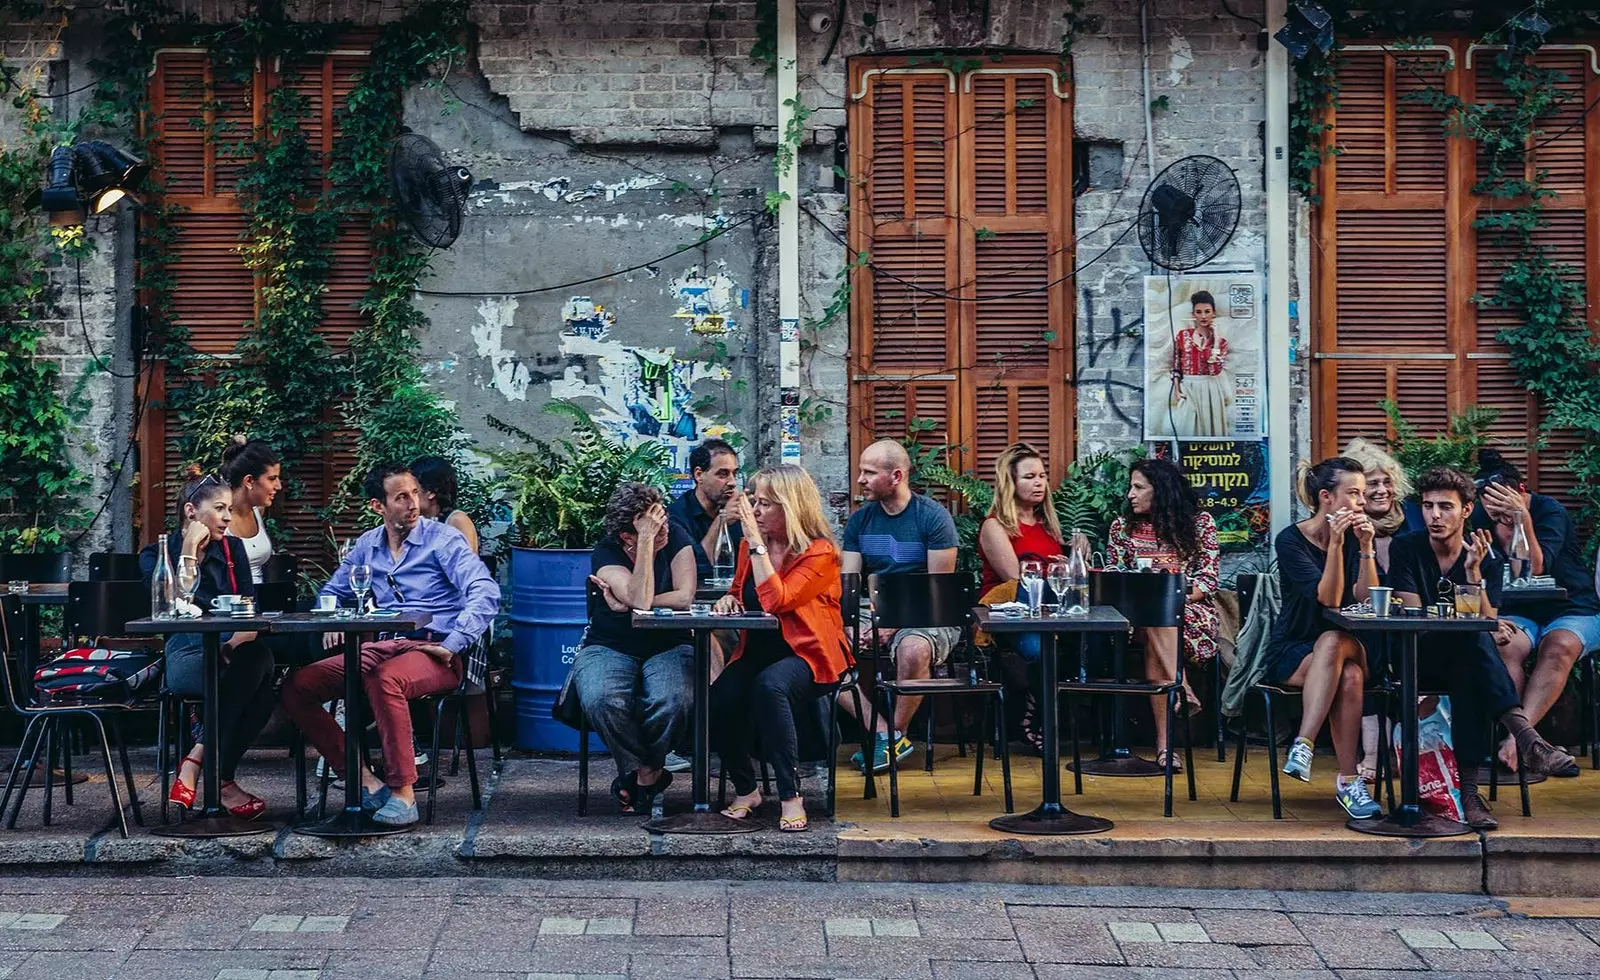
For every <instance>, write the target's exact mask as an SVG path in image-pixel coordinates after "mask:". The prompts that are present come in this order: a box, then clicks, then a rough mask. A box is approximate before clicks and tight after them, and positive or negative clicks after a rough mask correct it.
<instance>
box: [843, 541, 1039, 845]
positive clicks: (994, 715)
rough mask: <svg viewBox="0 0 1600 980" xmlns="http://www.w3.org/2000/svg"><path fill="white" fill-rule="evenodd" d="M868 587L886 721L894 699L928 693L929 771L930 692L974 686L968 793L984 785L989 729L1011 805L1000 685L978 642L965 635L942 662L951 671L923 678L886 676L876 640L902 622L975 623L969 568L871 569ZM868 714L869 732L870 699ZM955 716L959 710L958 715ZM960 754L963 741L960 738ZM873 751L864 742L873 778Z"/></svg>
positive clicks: (892, 770) (874, 709) (865, 765)
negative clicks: (978, 712)
mask: <svg viewBox="0 0 1600 980" xmlns="http://www.w3.org/2000/svg"><path fill="white" fill-rule="evenodd" d="M867 590H868V594H869V595H870V596H871V597H872V614H871V620H870V625H869V629H870V639H871V641H872V642H871V645H872V647H873V650H874V659H875V660H876V669H877V678H876V686H877V689H878V690H879V691H882V692H883V693H884V695H885V701H886V708H887V715H888V718H889V728H890V729H891V730H892V729H893V728H894V716H895V715H894V701H895V698H900V697H921V698H926V699H928V701H927V702H926V703H927V705H928V708H929V716H928V736H927V746H928V749H927V753H926V754H927V755H928V756H929V758H928V759H927V760H926V761H925V763H924V768H925V769H926V770H927V771H929V772H931V771H932V768H933V767H932V759H931V756H932V746H933V711H932V705H933V701H932V699H933V698H936V697H940V696H951V695H963V694H975V695H978V696H979V697H981V698H982V702H983V713H982V717H981V718H980V719H979V722H978V734H977V738H976V740H975V741H976V751H975V753H974V756H975V758H976V762H975V766H974V770H973V778H972V795H973V796H979V795H982V793H983V738H984V732H985V730H988V731H989V732H990V733H991V734H992V737H993V738H995V739H996V740H997V741H998V743H999V744H1000V745H1001V746H1002V748H1001V752H1000V772H1001V779H1002V782H1003V783H1004V786H1005V805H1006V812H1007V813H1011V812H1012V798H1011V752H1010V749H1009V747H1007V746H1006V739H1005V731H1006V707H1005V685H1003V684H1001V683H1000V682H999V681H994V680H990V679H989V677H988V666H989V664H988V658H987V657H986V656H985V655H984V654H983V653H982V652H981V651H980V650H978V648H977V647H976V646H975V645H974V644H972V643H970V642H967V640H969V639H970V637H968V636H965V635H964V636H963V642H962V643H960V644H958V645H957V647H956V649H954V650H952V651H951V655H950V662H949V663H948V664H947V665H946V666H947V667H948V669H949V672H950V676H948V677H927V678H921V679H911V680H900V679H899V678H898V677H894V678H886V677H885V676H884V672H883V666H884V664H886V663H892V661H891V660H890V658H889V656H888V653H887V652H886V651H884V650H883V649H882V648H881V645H880V644H879V642H878V636H879V630H900V629H917V628H923V629H930V628H942V627H950V628H955V629H960V630H962V631H963V634H965V633H966V631H967V630H968V629H969V628H970V626H971V623H972V607H973V605H974V603H975V601H976V600H975V597H974V589H973V581H972V576H971V575H969V574H967V573H966V572H944V573H930V574H921V575H918V574H906V575H877V574H874V575H871V576H869V577H868V579H867ZM991 700H992V701H993V704H994V711H993V712H991V711H990V702H991ZM871 713H872V716H871V718H870V719H869V720H868V722H867V726H866V729H867V733H868V735H869V736H870V735H872V734H873V733H875V732H876V731H877V727H878V702H877V699H876V698H873V699H872V705H871ZM958 719H959V715H958ZM962 753H963V754H965V745H964V744H963V745H962ZM872 761H873V760H872V751H871V749H870V747H869V746H864V747H863V749H862V769H863V770H864V771H865V775H866V779H867V781H868V783H869V784H870V783H871V782H872V780H873V772H872ZM889 814H890V816H893V817H898V816H900V766H899V761H898V760H897V759H896V758H895V751H894V742H893V737H892V736H891V739H890V745H889Z"/></svg>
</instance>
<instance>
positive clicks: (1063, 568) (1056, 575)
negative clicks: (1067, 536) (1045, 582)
mask: <svg viewBox="0 0 1600 980" xmlns="http://www.w3.org/2000/svg"><path fill="white" fill-rule="evenodd" d="M1048 575H1049V581H1050V592H1051V594H1052V595H1054V596H1055V597H1056V603H1057V605H1060V604H1062V603H1065V602H1066V601H1067V560H1066V559H1065V558H1063V557H1061V556H1059V555H1058V556H1056V557H1055V558H1052V559H1050V568H1049V571H1048Z"/></svg>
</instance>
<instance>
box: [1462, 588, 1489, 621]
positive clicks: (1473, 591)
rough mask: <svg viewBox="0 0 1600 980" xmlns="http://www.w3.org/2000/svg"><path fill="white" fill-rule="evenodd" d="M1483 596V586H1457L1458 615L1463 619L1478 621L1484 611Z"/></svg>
mask: <svg viewBox="0 0 1600 980" xmlns="http://www.w3.org/2000/svg"><path fill="white" fill-rule="evenodd" d="M1482 594H1483V588H1482V586H1478V585H1470V584H1469V585H1458V586H1456V615H1457V616H1460V617H1462V618H1463V619H1469V618H1470V619H1476V618H1477V617H1478V616H1479V615H1480V614H1481V612H1482V609H1483V604H1482V601H1481V596H1482Z"/></svg>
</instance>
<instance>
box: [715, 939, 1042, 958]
mask: <svg viewBox="0 0 1600 980" xmlns="http://www.w3.org/2000/svg"><path fill="white" fill-rule="evenodd" d="M733 948H734V951H735V952H737V951H738V947H737V946H735V947H733ZM828 955H829V956H837V957H843V958H845V959H847V960H849V959H863V960H865V959H871V958H872V957H875V956H887V957H896V956H899V957H905V958H908V959H909V958H912V957H916V956H920V957H922V958H923V959H929V960H966V961H975V962H980V963H981V962H1002V961H1005V960H1011V961H1018V960H1021V959H1023V955H1022V946H1021V945H1020V944H1019V943H1017V942H1016V941H1014V940H1009V939H1008V940H995V939H899V938H894V937H885V936H872V937H870V938H864V939H863V938H858V937H854V936H830V937H829V938H828Z"/></svg>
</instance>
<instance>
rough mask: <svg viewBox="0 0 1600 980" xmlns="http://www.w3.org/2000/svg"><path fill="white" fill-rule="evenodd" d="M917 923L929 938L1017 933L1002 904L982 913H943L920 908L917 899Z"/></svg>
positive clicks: (1000, 936)
mask: <svg viewBox="0 0 1600 980" xmlns="http://www.w3.org/2000/svg"><path fill="white" fill-rule="evenodd" d="M917 926H918V927H919V928H920V929H921V930H922V934H923V935H924V936H926V937H927V938H929V939H1011V938H1014V937H1015V936H1016V930H1014V929H1012V928H1011V919H1010V918H1009V917H1007V915H1006V910H1005V907H1004V906H996V907H995V908H994V909H993V910H992V911H985V912H982V913H979V912H956V913H944V912H926V911H923V910H922V907H921V904H920V903H919V904H918V908H917Z"/></svg>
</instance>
